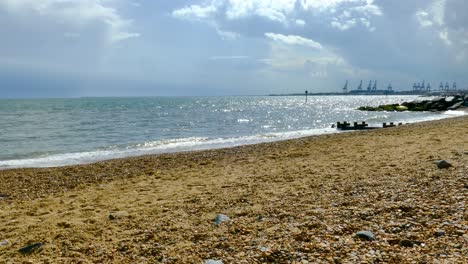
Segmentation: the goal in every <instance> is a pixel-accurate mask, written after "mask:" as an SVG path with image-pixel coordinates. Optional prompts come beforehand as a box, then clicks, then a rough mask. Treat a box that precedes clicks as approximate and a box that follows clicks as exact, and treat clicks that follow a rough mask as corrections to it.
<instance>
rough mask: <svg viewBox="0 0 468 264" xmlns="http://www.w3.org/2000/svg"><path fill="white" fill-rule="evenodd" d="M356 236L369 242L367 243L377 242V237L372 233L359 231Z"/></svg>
mask: <svg viewBox="0 0 468 264" xmlns="http://www.w3.org/2000/svg"><path fill="white" fill-rule="evenodd" d="M354 236H356V237H358V238H360V239H363V240H367V241H374V240H375V236H374V234H373V233H372V232H371V231H359V232H357V233H356V234H355V235H354Z"/></svg>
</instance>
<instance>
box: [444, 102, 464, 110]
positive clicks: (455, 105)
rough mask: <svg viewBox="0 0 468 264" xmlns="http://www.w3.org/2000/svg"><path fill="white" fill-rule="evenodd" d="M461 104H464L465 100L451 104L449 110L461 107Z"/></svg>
mask: <svg viewBox="0 0 468 264" xmlns="http://www.w3.org/2000/svg"><path fill="white" fill-rule="evenodd" d="M461 106H463V102H458V103H456V104H454V105H452V106H450V107H449V108H447V110H457V109H458V108H460V107H461Z"/></svg>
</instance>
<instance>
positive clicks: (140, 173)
mask: <svg viewBox="0 0 468 264" xmlns="http://www.w3.org/2000/svg"><path fill="white" fill-rule="evenodd" d="M466 131H468V117H467V116H461V117H455V118H449V119H442V120H436V121H429V122H421V123H413V124H409V125H404V126H401V127H395V128H387V129H378V130H374V131H366V132H353V133H336V134H327V135H318V136H312V137H304V138H297V139H290V140H285V141H275V142H268V143H260V144H255V145H243V146H238V147H232V148H223V149H211V150H202V151H194V152H180V153H166V154H159V155H147V156H138V157H129V158H123V159H116V160H107V161H101V162H97V163H93V164H84V165H73V166H64V167H55V168H23V169H7V170H0V182H1V185H0V197H1V199H0V222H2V223H4V225H3V227H2V228H1V230H0V231H2V232H0V234H1V235H2V236H0V242H1V241H3V240H5V241H8V244H7V245H5V246H0V259H6V260H12V261H13V262H15V261H25V260H31V261H33V262H34V263H35V262H37V261H41V262H47V261H48V262H50V263H59V262H63V261H71V260H76V259H82V260H83V262H84V263H88V262H89V263H93V262H103V261H104V262H105V261H116V262H124V263H125V262H127V263H131V262H145V261H147V262H152V261H153V262H167V263H200V262H202V261H204V260H207V259H220V260H223V262H224V263H237V262H242V261H244V262H245V263H256V262H268V261H270V262H271V261H277V262H281V263H283V262H291V263H292V262H296V263H300V262H301V261H304V262H305V261H311V262H313V261H318V262H321V261H323V262H338V263H340V261H341V262H343V263H348V262H356V261H358V262H359V261H370V262H372V261H383V262H389V263H405V262H406V263H411V262H413V261H414V262H417V261H426V262H437V261H440V262H443V261H448V262H451V263H463V262H464V260H466V256H467V247H466V245H467V241H468V235H467V232H468V223H467V220H466V219H467V213H466V208H465V207H464V206H465V205H464V203H462V202H463V201H466V199H467V190H468V189H467V187H466V186H467V184H468V182H467V180H468V178H467V175H466V173H467V170H468V161H467V155H468V153H467V151H468V142H467V139H466ZM439 159H445V160H448V161H449V162H451V163H452V164H453V165H454V166H453V167H452V168H449V169H444V170H441V169H438V168H437V166H436V165H435V161H436V160H439ZM220 213H222V214H226V215H227V216H229V217H230V218H231V220H230V221H228V222H226V223H222V224H221V225H219V226H216V225H215V224H214V223H213V219H214V217H215V216H216V215H217V214H220ZM111 215H112V217H111ZM360 230H370V231H372V232H373V233H374V234H376V241H374V242H366V241H360V240H356V239H355V238H354V237H353V235H354V234H355V233H356V232H357V231H360ZM438 231H441V232H442V231H443V235H440V236H438V235H437V234H438V233H437V232H438ZM440 234H442V233H440ZM401 241H409V242H404V243H403V244H402V242H401ZM35 242H41V243H43V245H42V250H41V251H40V252H34V253H31V254H27V255H24V254H21V253H18V249H19V248H21V247H22V246H25V245H28V244H31V243H35ZM405 243H407V244H405ZM422 244H424V245H422ZM442 248H443V249H442Z"/></svg>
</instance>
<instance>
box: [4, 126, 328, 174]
mask: <svg viewBox="0 0 468 264" xmlns="http://www.w3.org/2000/svg"><path fill="white" fill-rule="evenodd" d="M336 132H337V130H336V129H332V128H326V129H311V130H300V131H288V132H281V133H265V134H260V135H254V136H244V137H237V138H206V137H188V138H179V139H166V140H158V141H151V142H144V143H141V144H135V145H130V146H127V147H125V148H121V149H113V150H95V151H88V152H77V153H65V154H56V155H50V156H47V157H40V158H31V159H16V160H4V161H0V169H8V168H25V167H34V168H43V167H57V166H66V165H76V164H87V163H92V162H96V161H102V160H109V159H116V158H124V157H133V156H140V155H147V154H160V153H170V152H181V151H193V150H205V149H216V148H224V147H234V146H240V145H250V144H256V143H262V142H271V141H278V140H285V139H292V138H299V137H304V136H311V135H320V134H330V133H336Z"/></svg>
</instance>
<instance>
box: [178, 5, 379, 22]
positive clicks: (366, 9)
mask: <svg viewBox="0 0 468 264" xmlns="http://www.w3.org/2000/svg"><path fill="white" fill-rule="evenodd" d="M298 14H304V15H305V17H310V16H311V15H312V16H317V15H319V14H320V15H322V14H327V15H328V17H329V18H330V19H333V20H335V21H337V22H336V23H340V24H346V23H345V22H343V21H341V20H342V18H346V19H347V20H349V18H350V15H351V14H353V16H355V17H356V18H357V19H359V18H363V17H364V18H367V21H369V20H368V19H369V18H371V17H373V16H381V15H383V12H382V10H381V9H380V7H379V6H377V5H375V4H374V0H321V1H318V0H250V1H246V0H211V1H206V2H204V3H201V4H196V5H190V6H185V7H182V8H180V9H176V10H174V11H172V16H173V17H175V18H180V19H192V20H193V19H197V20H201V19H209V20H218V22H219V18H220V17H222V18H223V19H225V20H227V21H235V20H240V19H244V18H248V17H259V18H262V19H265V20H267V21H271V22H276V23H280V24H282V25H289V24H291V23H292V24H296V25H299V26H304V25H305V20H304V19H303V18H301V17H297V15H298ZM333 15H335V16H333ZM336 23H335V24H336ZM369 23H370V22H369ZM363 25H367V23H366V24H363ZM342 28H343V27H341V29H342ZM368 28H371V27H370V25H369V26H368Z"/></svg>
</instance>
